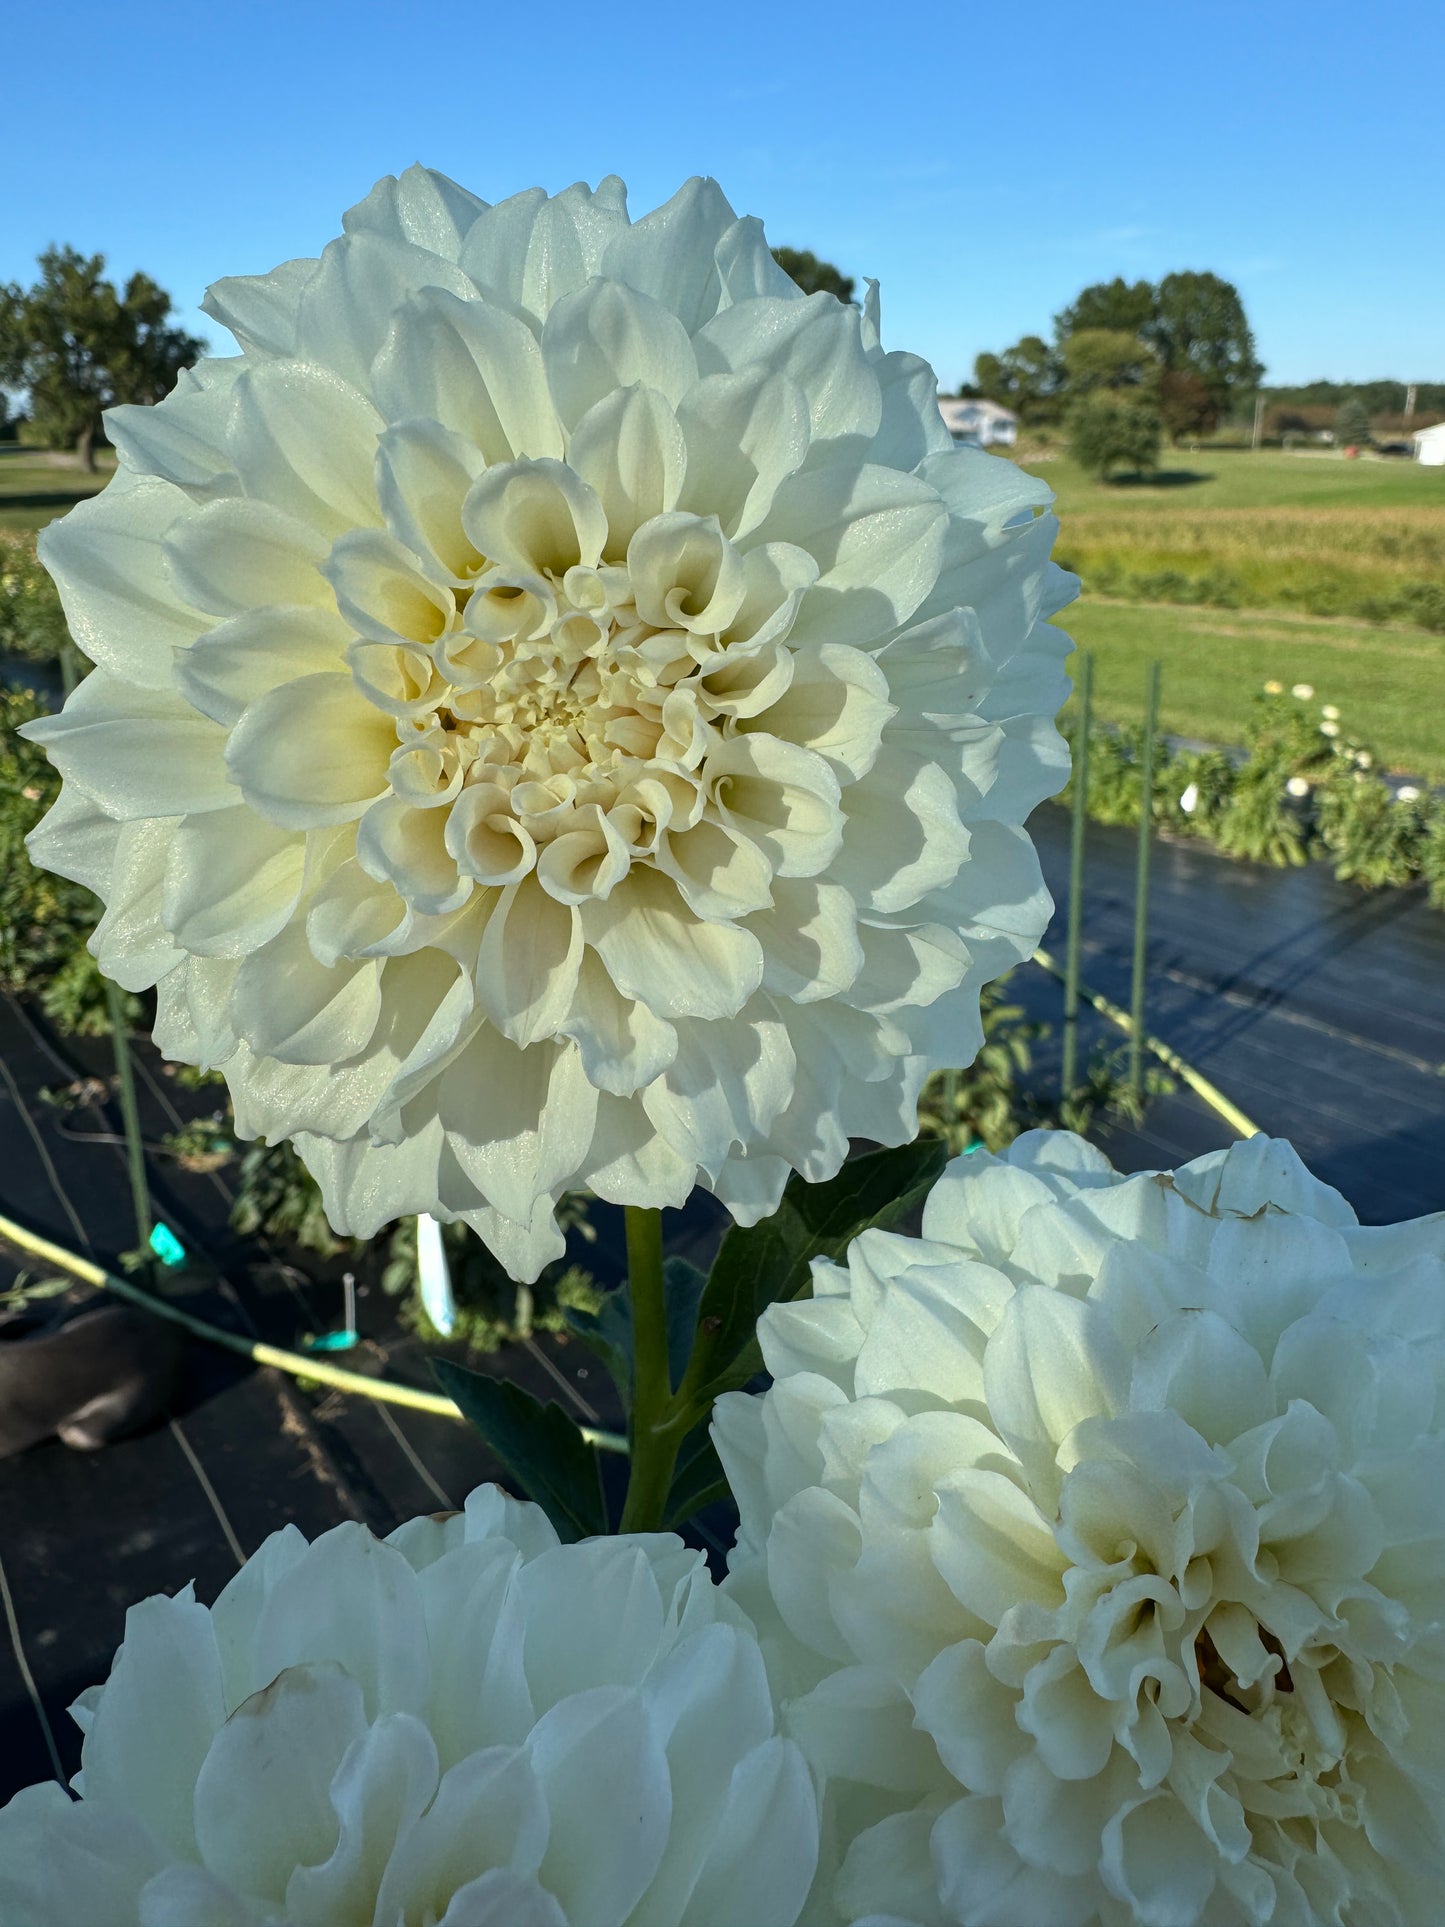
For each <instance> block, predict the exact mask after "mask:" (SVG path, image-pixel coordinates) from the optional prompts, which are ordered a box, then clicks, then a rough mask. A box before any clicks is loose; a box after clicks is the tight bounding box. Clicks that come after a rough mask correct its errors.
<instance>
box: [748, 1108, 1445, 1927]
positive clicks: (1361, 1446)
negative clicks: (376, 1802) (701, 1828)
mask: <svg viewBox="0 0 1445 1927" xmlns="http://www.w3.org/2000/svg"><path fill="white" fill-rule="evenodd" d="M923 1232H924V1235H923V1237H922V1239H913V1238H905V1237H898V1236H892V1235H889V1234H885V1233H882V1232H877V1231H869V1232H866V1233H864V1234H863V1236H861V1237H860V1238H859V1239H858V1240H857V1241H856V1242H855V1244H854V1245H853V1247H852V1249H851V1251H850V1253H849V1257H848V1267H847V1269H846V1270H841V1269H838V1268H836V1267H834V1266H831V1265H827V1264H823V1263H819V1264H818V1265H817V1266H816V1268H815V1296H814V1298H813V1299H812V1301H811V1302H809V1303H802V1304H797V1305H788V1306H780V1307H775V1308H773V1309H772V1310H771V1311H769V1312H768V1313H767V1314H766V1316H765V1317H764V1318H763V1320H762V1323H761V1328H760V1335H761V1338H762V1347H763V1353H764V1357H765V1358H766V1360H767V1364H768V1368H769V1370H770V1371H771V1372H772V1373H773V1374H774V1378H775V1383H774V1385H773V1387H772V1389H771V1390H770V1391H769V1392H768V1393H767V1394H766V1395H765V1396H763V1397H757V1398H749V1397H744V1396H742V1395H741V1394H733V1395H730V1396H729V1397H728V1398H727V1399H726V1400H724V1401H721V1402H720V1403H719V1406H718V1409H717V1417H716V1436H717V1439H718V1443H719V1448H720V1450H721V1453H722V1456H723V1460H724V1463H725V1465H726V1466H727V1469H728V1473H729V1476H730V1478H731V1480H732V1482H733V1485H734V1489H735V1490H736V1492H737V1494H738V1497H739V1501H740V1505H741V1512H742V1532H741V1536H740V1539H739V1543H738V1547H737V1550H736V1552H735V1554H734V1558H733V1564H732V1573H731V1576H730V1579H729V1585H730V1586H731V1587H732V1588H733V1590H734V1592H735V1596H736V1597H737V1598H738V1599H740V1600H741V1601H742V1602H743V1603H744V1604H746V1606H747V1608H748V1610H749V1612H750V1613H752V1614H753V1616H754V1618H755V1620H756V1622H757V1624H758V1626H759V1631H760V1635H761V1636H762V1638H763V1640H764V1649H765V1652H766V1653H767V1654H768V1661H769V1667H770V1671H771V1672H772V1674H773V1677H774V1685H775V1689H776V1690H777V1691H778V1693H779V1694H780V1696H781V1700H782V1704H783V1718H784V1728H785V1730H786V1731H788V1732H790V1733H792V1734H793V1735H794V1736H795V1737H796V1738H797V1739H798V1740H799V1742H800V1743H801V1744H802V1746H803V1749H804V1751H805V1752H806V1753H807V1754H808V1756H809V1759H810V1761H811V1763H812V1764H813V1767H814V1769H815V1771H816V1773H817V1774H818V1776H819V1777H820V1780H823V1781H826V1783H827V1792H826V1795H825V1814H824V1839H825V1848H824V1856H823V1865H822V1868H821V1870H820V1874H819V1892H818V1895H817V1897H816V1900H815V1906H816V1909H817V1916H816V1917H817V1918H818V1919H820V1920H829V1919H832V1920H837V1919H842V1920H847V1921H855V1920H858V1919H859V1918H861V1917H866V1916H871V1915H874V1914H886V1915H888V1916H890V1917H894V1918H898V1919H903V1918H908V1919H911V1920H914V1921H916V1922H918V1923H920V1927H936V1924H937V1923H945V1922H962V1923H967V1927H1085V1923H1094V1922H1098V1923H1104V1927H1121V1924H1122V1923H1141V1924H1144V1927H1191V1924H1192V1923H1197V1922H1198V1923H1210V1924H1211V1927H1212V1924H1213V1923H1219V1924H1220V1927H1243V1924H1244V1923H1263V1922H1274V1923H1280V1927H1283V1923H1286V1922H1288V1923H1291V1927H1304V1924H1305V1923H1311V1922H1359V1923H1364V1922H1366V1921H1368V1922H1371V1923H1377V1922H1378V1923H1392V1924H1393V1927H1411V1924H1412V1923H1420V1922H1424V1921H1428V1920H1432V1919H1438V1918H1439V1916H1440V1895H1441V1892H1442V1886H1441V1881H1442V1879H1445V1583H1442V1581H1445V1401H1442V1386H1445V1214H1442V1215H1440V1216H1437V1217H1434V1218H1425V1219H1420V1220H1418V1221H1417V1222H1415V1223H1411V1224H1402V1225H1397V1226H1390V1227H1378V1228H1376V1227H1362V1226H1360V1225H1359V1224H1358V1223H1357V1222H1356V1220H1355V1216H1354V1214H1353V1212H1352V1211H1351V1210H1350V1209H1349V1207H1348V1206H1347V1205H1346V1204H1345V1202H1344V1200H1343V1199H1342V1198H1341V1197H1340V1196H1339V1194H1338V1193H1337V1192H1335V1191H1332V1190H1330V1189H1329V1188H1328V1187H1327V1186H1325V1185H1323V1184H1320V1183H1318V1182H1317V1181H1316V1180H1315V1179H1314V1178H1312V1177H1311V1176H1310V1174H1309V1173H1308V1172H1307V1171H1306V1170H1305V1168H1304V1166H1303V1165H1302V1164H1301V1163H1300V1162H1299V1159H1298V1158H1297V1156H1296V1155H1295V1153H1294V1152H1293V1151H1292V1150H1291V1148H1290V1147H1289V1145H1287V1144H1285V1143H1283V1142H1281V1141H1276V1140H1270V1139H1267V1138H1262V1137H1257V1138H1252V1139H1250V1140H1249V1141H1248V1142H1246V1143H1241V1144H1237V1145H1235V1146H1234V1147H1233V1148H1232V1149H1231V1150H1229V1151H1228V1152H1221V1153H1216V1154H1213V1155H1211V1156H1209V1157H1205V1158H1200V1159H1198V1160H1197V1161H1196V1162H1194V1163H1192V1164H1188V1165H1185V1166H1183V1167H1182V1168H1181V1169H1179V1170H1178V1171H1175V1172H1173V1173H1168V1172H1163V1173H1149V1174H1146V1175H1143V1176H1136V1177H1130V1178H1121V1177H1120V1176H1118V1175H1117V1174H1116V1173H1115V1172H1114V1171H1113V1170H1112V1169H1111V1168H1110V1167H1109V1165H1108V1164H1107V1163H1106V1162H1105V1160H1104V1159H1103V1158H1102V1156H1101V1155H1100V1154H1099V1153H1098V1152H1096V1151H1094V1150H1092V1149H1091V1148H1090V1147H1089V1146H1087V1145H1086V1144H1084V1143H1083V1142H1082V1141H1081V1140H1080V1139H1078V1138H1074V1137H1071V1136H1068V1135H1066V1134H1063V1133H1057V1134H1055V1133H1046V1132H1039V1133H1032V1134H1030V1135H1029V1136H1027V1137H1025V1138H1022V1139H1020V1140H1019V1142H1018V1143H1017V1144H1016V1145H1015V1146H1014V1147H1013V1148H1012V1150H1011V1151H1010V1152H1009V1153H1008V1155H1007V1156H1005V1157H1002V1158H990V1157H988V1156H987V1155H985V1154H983V1153H975V1154H974V1155H972V1156H970V1157H967V1158H964V1159H961V1160H958V1161H957V1162H956V1163H955V1164H954V1165H953V1166H951V1168H950V1170H949V1171H948V1172H947V1173H946V1174H945V1176H944V1177H943V1179H942V1180H941V1181H940V1182H939V1184H938V1185H937V1187H936V1188H935V1190H934V1191H933V1193H932V1195H931V1197H930V1198H929V1201H928V1205H927V1208H926V1211H925V1215H924V1223H923ZM813 1917H814V1916H813V1914H812V1913H810V1915H809V1918H810V1919H811V1918H813Z"/></svg>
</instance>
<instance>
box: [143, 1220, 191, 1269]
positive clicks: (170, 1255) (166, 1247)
mask: <svg viewBox="0 0 1445 1927" xmlns="http://www.w3.org/2000/svg"><path fill="white" fill-rule="evenodd" d="M150 1247H151V1250H152V1251H153V1252H154V1253H155V1254H156V1256H157V1257H158V1258H159V1259H160V1261H161V1263H162V1264H163V1265H183V1264H184V1263H185V1261H186V1248H185V1246H184V1245H183V1244H182V1243H181V1241H180V1239H179V1238H178V1237H177V1236H176V1234H175V1232H174V1231H172V1230H171V1228H170V1226H169V1225H166V1224H158V1225H155V1226H154V1227H153V1228H152V1230H151V1235H150Z"/></svg>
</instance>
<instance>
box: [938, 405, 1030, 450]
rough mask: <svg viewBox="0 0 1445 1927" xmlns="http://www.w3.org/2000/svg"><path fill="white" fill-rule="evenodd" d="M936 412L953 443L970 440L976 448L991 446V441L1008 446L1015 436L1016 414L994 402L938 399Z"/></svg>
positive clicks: (1017, 426)
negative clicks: (941, 418) (940, 416)
mask: <svg viewBox="0 0 1445 1927" xmlns="http://www.w3.org/2000/svg"><path fill="white" fill-rule="evenodd" d="M938 412H939V414H940V415H942V417H943V424H944V427H945V428H947V430H948V432H949V434H950V435H952V437H953V439H954V440H955V441H956V442H973V443H975V444H976V445H977V446H978V447H979V448H992V447H993V446H994V445H995V443H999V444H1002V445H1003V446H1004V447H1009V446H1011V445H1012V443H1013V442H1014V441H1015V440H1016V439H1017V437H1018V430H1019V418H1018V416H1017V415H1015V414H1014V413H1013V412H1012V411H1011V410H1010V409H1007V408H1000V407H999V405H998V403H997V402H996V401H940V402H939V404H938Z"/></svg>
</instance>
